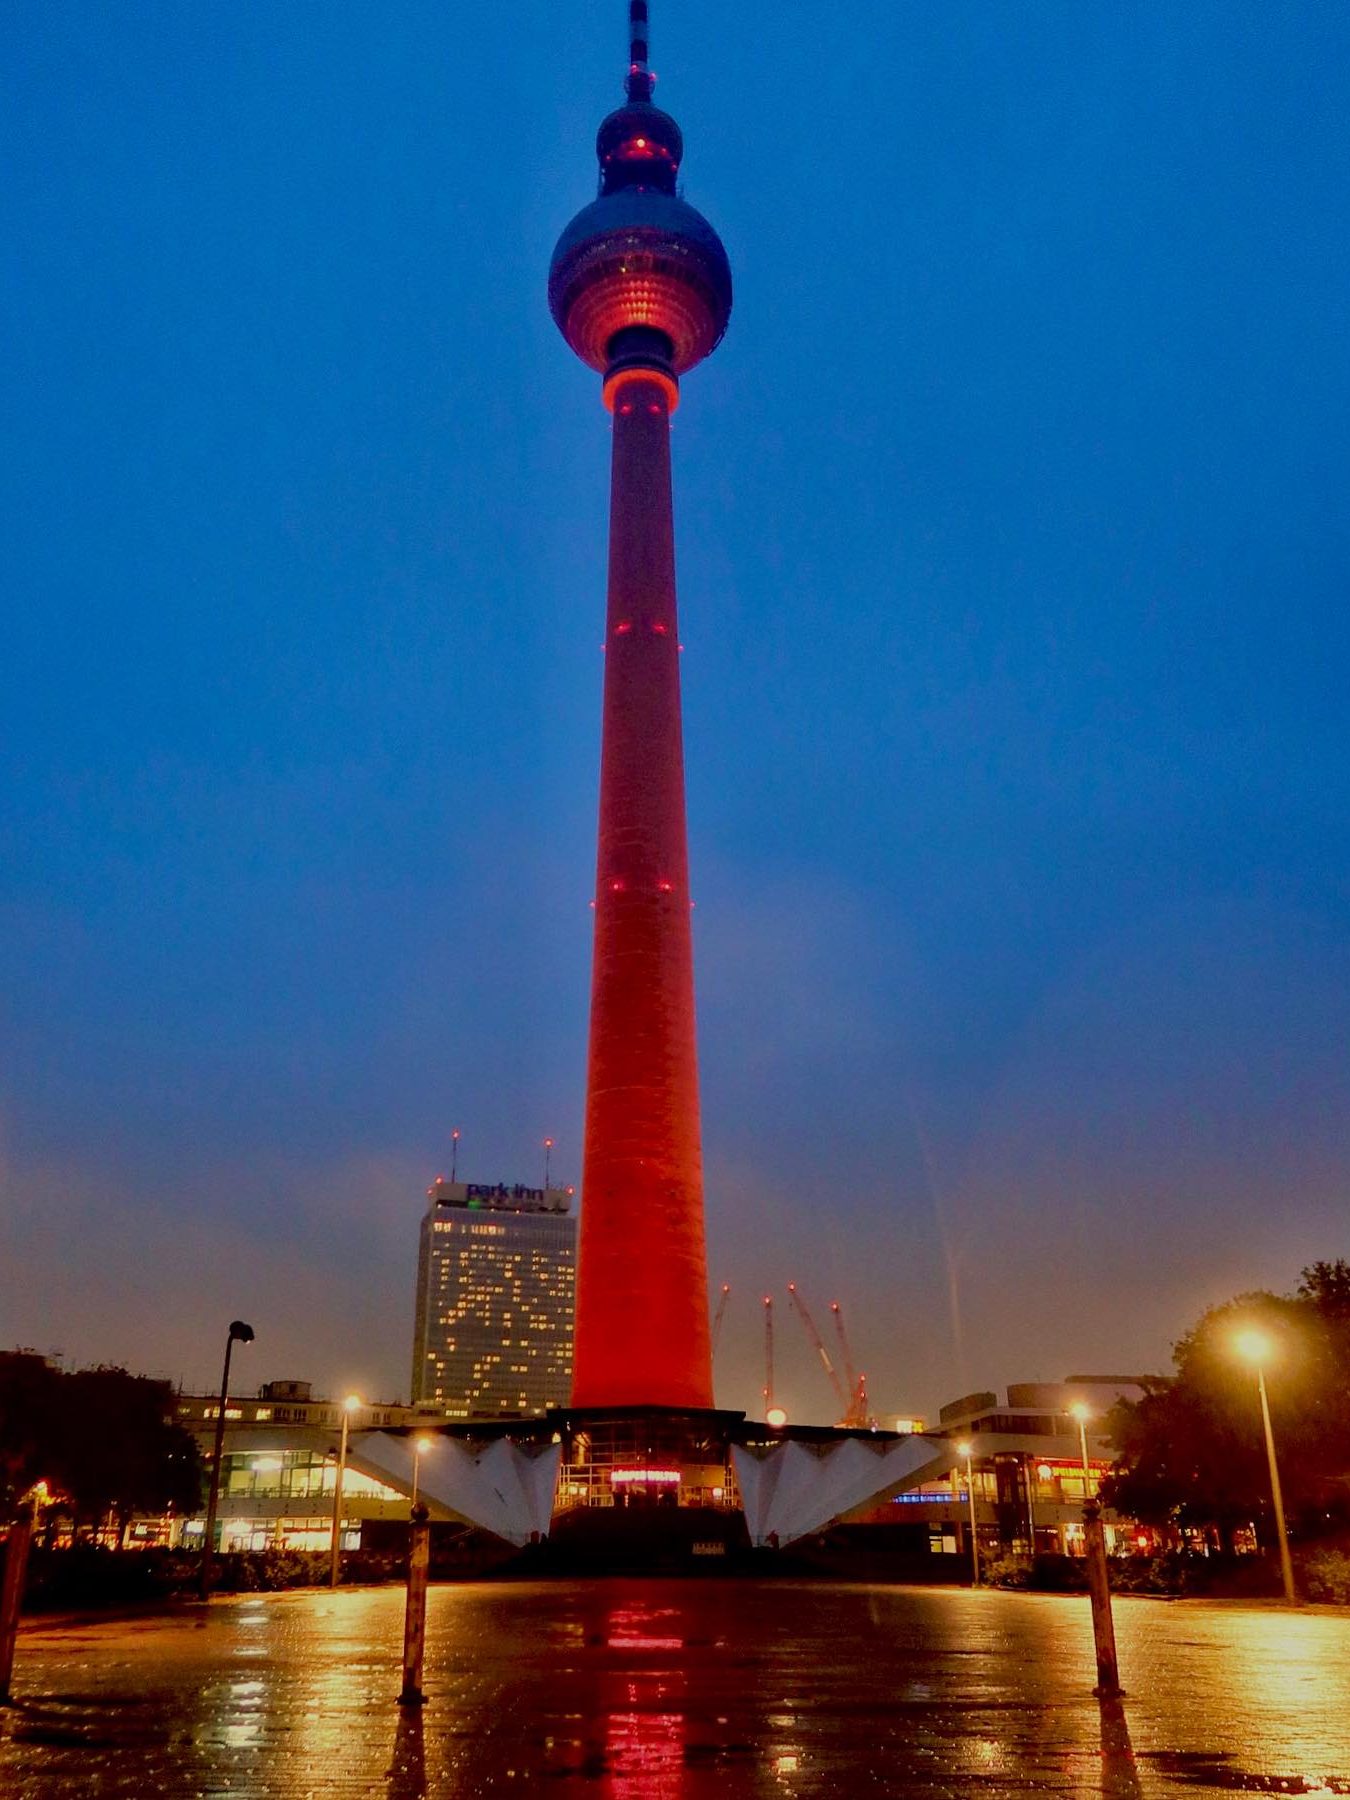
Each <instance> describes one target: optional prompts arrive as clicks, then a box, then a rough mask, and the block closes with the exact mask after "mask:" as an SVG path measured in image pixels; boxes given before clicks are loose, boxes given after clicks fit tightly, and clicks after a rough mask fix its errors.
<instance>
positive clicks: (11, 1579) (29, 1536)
mask: <svg viewBox="0 0 1350 1800" xmlns="http://www.w3.org/2000/svg"><path fill="white" fill-rule="evenodd" d="M37 1509H38V1503H37V1498H36V1496H34V1498H33V1500H32V1502H31V1504H30V1505H29V1507H28V1508H27V1510H26V1511H25V1512H22V1513H21V1514H20V1515H19V1517H18V1518H17V1519H16V1520H15V1521H14V1523H13V1524H12V1525H11V1526H10V1528H9V1537H8V1539H7V1540H6V1543H5V1573H4V1579H3V1581H0V1705H3V1704H6V1703H7V1702H8V1700H9V1683H10V1676H11V1675H12V1674H13V1673H14V1650H15V1646H16V1644H17V1643H18V1639H19V1609H20V1607H21V1606H22V1605H23V1589H24V1581H25V1578H26V1577H27V1574H28V1550H29V1546H30V1545H31V1544H32V1541H33V1526H34V1525H35V1524H36V1522H37Z"/></svg>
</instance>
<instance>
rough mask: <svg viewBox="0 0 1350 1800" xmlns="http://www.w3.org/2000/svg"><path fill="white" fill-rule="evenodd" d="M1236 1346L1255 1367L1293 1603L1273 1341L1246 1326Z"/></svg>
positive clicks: (1283, 1575)
mask: <svg viewBox="0 0 1350 1800" xmlns="http://www.w3.org/2000/svg"><path fill="white" fill-rule="evenodd" d="M1233 1349H1234V1350H1235V1351H1236V1352H1237V1354H1238V1355H1239V1356H1240V1357H1241V1358H1242V1360H1243V1362H1245V1363H1247V1364H1248V1365H1249V1366H1250V1367H1251V1368H1253V1369H1255V1370H1256V1391H1257V1393H1258V1394H1260V1396H1261V1424H1262V1426H1263V1428H1264V1430H1265V1434H1266V1460H1267V1462H1268V1463H1269V1464H1270V1497H1271V1499H1272V1500H1273V1501H1274V1503H1275V1531H1276V1535H1277V1536H1278V1538H1279V1541H1280V1579H1281V1581H1282V1582H1283V1583H1284V1597H1285V1599H1286V1601H1287V1602H1288V1603H1289V1605H1290V1606H1293V1605H1294V1604H1295V1603H1296V1602H1297V1599H1298V1596H1297V1594H1296V1593H1295V1591H1294V1565H1293V1563H1292V1561H1291V1560H1290V1557H1289V1533H1288V1531H1287V1530H1286V1528H1285V1523H1284V1496H1283V1495H1282V1494H1281V1492H1280V1466H1279V1464H1278V1463H1277V1462H1276V1460H1275V1433H1274V1432H1273V1431H1272V1429H1271V1425H1270V1402H1269V1401H1268V1400H1267V1398H1266V1364H1267V1363H1268V1362H1269V1361H1270V1359H1271V1357H1272V1356H1274V1354H1275V1344H1274V1341H1273V1340H1272V1339H1271V1338H1270V1337H1268V1336H1267V1335H1266V1333H1265V1332H1264V1331H1258V1330H1256V1328H1255V1327H1254V1326H1245V1327H1244V1328H1243V1329H1242V1330H1241V1331H1239V1332H1237V1333H1236V1334H1235V1335H1234V1338H1233Z"/></svg>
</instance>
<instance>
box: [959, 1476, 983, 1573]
mask: <svg viewBox="0 0 1350 1800" xmlns="http://www.w3.org/2000/svg"><path fill="white" fill-rule="evenodd" d="M956 1454H957V1455H958V1456H962V1457H964V1458H965V1462H966V1499H967V1500H968V1501H969V1502H970V1568H971V1575H972V1577H973V1585H974V1586H975V1587H978V1586H979V1585H980V1539H979V1533H978V1531H977V1529H976V1525H975V1471H974V1469H973V1468H972V1466H971V1458H972V1456H973V1455H974V1454H975V1446H974V1445H973V1444H969V1443H961V1444H958V1445H957V1446H956Z"/></svg>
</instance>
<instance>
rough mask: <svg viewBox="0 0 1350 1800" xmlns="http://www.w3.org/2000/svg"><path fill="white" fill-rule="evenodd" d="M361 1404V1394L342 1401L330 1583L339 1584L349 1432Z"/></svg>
mask: <svg viewBox="0 0 1350 1800" xmlns="http://www.w3.org/2000/svg"><path fill="white" fill-rule="evenodd" d="M360 1404H361V1396H360V1395H359V1394H348V1396H347V1398H346V1399H345V1400H344V1401H343V1402H342V1442H341V1444H340V1445H339V1448H338V1463H337V1479H336V1480H335V1481H334V1483H333V1536H332V1540H331V1542H330V1545H329V1550H328V1585H329V1587H330V1588H335V1587H336V1586H337V1584H338V1562H339V1558H340V1556H341V1553H342V1481H343V1477H344V1476H345V1475H346V1473H347V1433H348V1431H349V1429H350V1428H351V1422H352V1414H353V1413H354V1412H355V1411H356V1409H357V1407H358V1406H360Z"/></svg>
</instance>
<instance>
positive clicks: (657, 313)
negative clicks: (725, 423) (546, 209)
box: [548, 100, 731, 375]
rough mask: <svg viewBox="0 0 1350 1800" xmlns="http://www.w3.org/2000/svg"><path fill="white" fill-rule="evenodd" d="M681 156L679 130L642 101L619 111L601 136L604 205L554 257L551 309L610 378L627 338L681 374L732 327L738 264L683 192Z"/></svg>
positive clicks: (592, 208) (563, 240) (586, 210)
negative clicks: (678, 185)
mask: <svg viewBox="0 0 1350 1800" xmlns="http://www.w3.org/2000/svg"><path fill="white" fill-rule="evenodd" d="M683 151H684V142H683V139H682V137H681V135H680V128H679V126H678V125H677V124H676V123H675V121H674V119H672V118H671V116H670V114H669V113H665V112H662V111H661V109H660V108H659V107H656V106H652V105H651V104H650V103H649V102H647V101H642V100H638V101H630V103H629V104H628V105H627V106H621V107H620V108H619V109H618V111H617V112H613V113H611V114H610V115H609V117H608V118H607V119H606V120H605V121H604V123H603V124H602V125H601V127H600V130H599V133H598V135H597V138H596V154H597V156H598V158H599V161H600V197H599V198H598V199H597V200H593V201H592V202H591V204H590V205H589V206H584V207H583V208H582V209H581V211H580V212H579V213H578V214H577V216H576V218H574V219H573V220H572V223H571V224H570V225H569V226H568V227H567V229H566V230H565V231H564V232H563V234H562V236H561V237H560V238H559V239H558V243H557V247H556V248H555V250H554V252H553V261H552V264H551V265H550V268H549V276H548V303H549V310H550V311H551V312H552V314H553V317H554V319H555V320H556V321H557V325H558V329H559V331H561V332H562V334H563V336H564V337H565V338H566V339H567V342H568V343H569V344H570V345H571V347H572V349H573V350H574V351H575V352H576V354H577V355H578V356H579V357H580V358H581V360H582V361H583V362H584V363H588V364H589V365H590V367H591V368H593V369H599V370H600V371H601V372H602V373H603V372H604V371H605V370H607V369H609V368H611V367H612V365H613V364H614V361H615V358H616V356H617V355H619V354H621V353H622V350H623V348H624V346H623V345H622V344H621V345H618V346H616V344H615V339H616V338H617V337H618V335H619V333H621V332H627V331H630V330H632V328H634V327H638V328H640V338H641V340H642V341H643V342H645V343H646V344H647V346H648V347H649V349H650V348H651V346H652V345H653V344H654V345H655V346H657V348H656V349H655V350H654V351H652V355H653V356H654V357H655V358H657V359H659V360H663V361H665V362H667V363H668V364H669V367H670V369H671V372H672V373H673V374H676V375H682V374H683V373H684V371H685V370H686V369H692V368H693V366H694V364H695V363H698V362H702V360H703V358H704V357H705V356H707V355H709V354H710V352H711V351H713V350H715V349H716V348H717V346H718V344H719V343H720V342H721V340H722V334H723V332H724V331H725V330H726V328H727V320H728V319H729V318H730V316H731V265H730V264H729V263H728V261H727V253H726V251H725V250H724V249H723V248H722V240H721V238H719V237H718V235H717V233H716V232H715V231H714V230H713V228H712V226H711V225H710V224H709V223H708V221H707V220H706V219H705V218H704V217H703V215H702V213H700V212H696V211H695V210H694V208H693V207H692V206H690V205H688V204H687V203H686V202H685V201H684V200H682V199H680V198H679V196H678V195H677V194H676V192H675V182H676V177H677V175H678V173H679V167H680V158H681V156H682V155H683ZM653 332H656V333H659V334H660V337H659V338H657V339H653V338H652V337H651V335H650V334H651V333H653ZM662 340H664V341H662ZM633 341H634V340H627V342H628V343H632V342H633Z"/></svg>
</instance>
